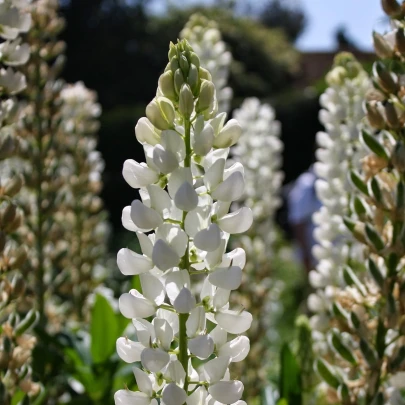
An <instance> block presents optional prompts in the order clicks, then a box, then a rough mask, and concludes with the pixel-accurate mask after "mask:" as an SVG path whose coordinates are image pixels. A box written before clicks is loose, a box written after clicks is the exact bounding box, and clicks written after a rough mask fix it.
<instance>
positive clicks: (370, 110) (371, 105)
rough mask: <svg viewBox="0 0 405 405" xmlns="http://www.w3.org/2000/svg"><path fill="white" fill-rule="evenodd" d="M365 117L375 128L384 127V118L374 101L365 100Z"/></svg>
mask: <svg viewBox="0 0 405 405" xmlns="http://www.w3.org/2000/svg"><path fill="white" fill-rule="evenodd" d="M365 106H366V110H367V118H368V121H369V123H370V125H371V126H373V127H374V128H377V129H384V128H385V120H384V117H383V115H382V114H381V113H380V111H379V109H378V104H377V103H376V102H372V101H371V102H366V104H365Z"/></svg>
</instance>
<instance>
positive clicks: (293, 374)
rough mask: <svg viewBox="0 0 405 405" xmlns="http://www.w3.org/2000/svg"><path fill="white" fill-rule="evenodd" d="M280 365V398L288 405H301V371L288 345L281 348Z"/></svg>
mask: <svg viewBox="0 0 405 405" xmlns="http://www.w3.org/2000/svg"><path fill="white" fill-rule="evenodd" d="M280 363H281V369H280V381H279V392H280V398H283V399H285V400H286V403H287V404H288V403H290V404H294V405H301V404H302V390H301V386H302V384H301V370H300V367H299V365H298V362H297V360H296V359H295V357H294V355H293V353H292V352H291V349H290V347H289V345H288V344H287V343H285V344H284V345H283V347H282V348H281V353H280Z"/></svg>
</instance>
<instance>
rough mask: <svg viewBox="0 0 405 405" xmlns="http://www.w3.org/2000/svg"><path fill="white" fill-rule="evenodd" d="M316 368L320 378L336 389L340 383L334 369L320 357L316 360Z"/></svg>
mask: <svg viewBox="0 0 405 405" xmlns="http://www.w3.org/2000/svg"><path fill="white" fill-rule="evenodd" d="M316 369H317V371H318V374H319V375H320V376H321V377H322V379H323V380H324V381H325V382H326V383H327V384H328V385H330V386H331V387H333V388H335V389H338V387H339V385H340V384H341V381H340V378H339V377H338V376H337V375H336V373H335V370H334V369H333V368H332V367H331V366H330V365H329V364H328V363H327V362H326V361H325V360H322V359H318V360H317V361H316Z"/></svg>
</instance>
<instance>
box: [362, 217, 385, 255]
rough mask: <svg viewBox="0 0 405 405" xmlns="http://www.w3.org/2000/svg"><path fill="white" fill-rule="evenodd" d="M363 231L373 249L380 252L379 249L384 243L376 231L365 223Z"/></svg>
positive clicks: (381, 248) (382, 247)
mask: <svg viewBox="0 0 405 405" xmlns="http://www.w3.org/2000/svg"><path fill="white" fill-rule="evenodd" d="M365 231H366V236H367V238H368V240H369V241H370V243H371V244H372V245H373V246H374V248H375V250H376V251H377V252H380V251H381V250H383V249H384V247H385V244H384V242H383V240H382V239H381V237H380V235H379V234H378V232H377V231H376V230H375V229H374V228H373V227H372V226H371V225H370V224H366V228H365Z"/></svg>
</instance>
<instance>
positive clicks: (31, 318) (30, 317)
mask: <svg viewBox="0 0 405 405" xmlns="http://www.w3.org/2000/svg"><path fill="white" fill-rule="evenodd" d="M38 319H39V313H38V312H36V311H35V310H33V309H31V310H30V311H29V312H28V313H27V315H26V316H25V318H24V319H23V320H22V321H21V322H20V323H19V324H18V325H17V326H16V329H15V334H16V336H21V335H22V334H23V333H24V332H25V331H26V330H28V329H29V328H30V327H32V326H33V325H34V324H35V323H36V322H37V321H38Z"/></svg>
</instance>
